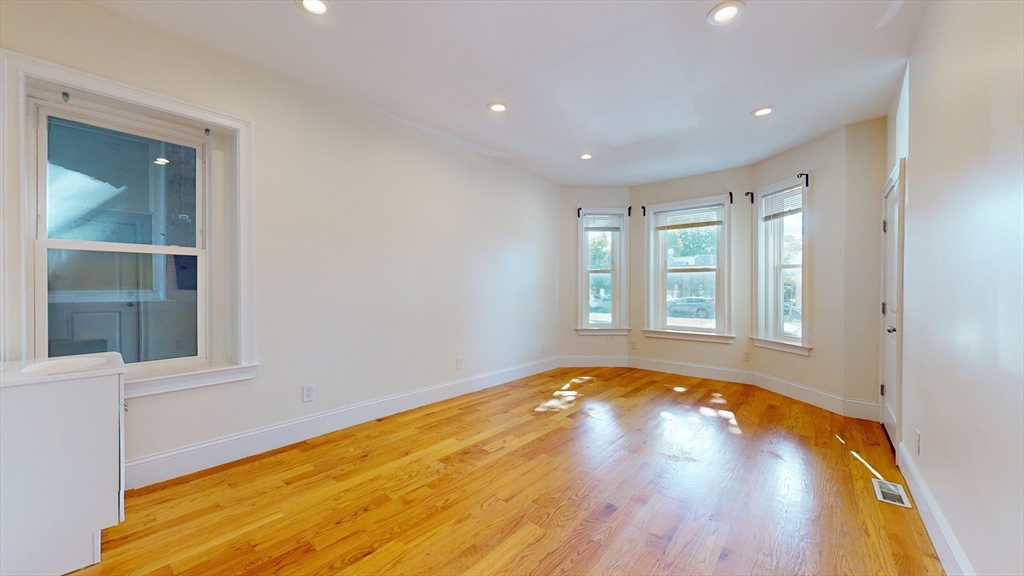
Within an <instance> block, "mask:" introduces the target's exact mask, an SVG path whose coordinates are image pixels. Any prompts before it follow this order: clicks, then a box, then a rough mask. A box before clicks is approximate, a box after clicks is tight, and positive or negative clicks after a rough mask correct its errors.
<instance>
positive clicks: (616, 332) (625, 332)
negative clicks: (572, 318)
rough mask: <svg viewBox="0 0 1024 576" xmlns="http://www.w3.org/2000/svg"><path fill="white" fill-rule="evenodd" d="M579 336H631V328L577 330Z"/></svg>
mask: <svg viewBox="0 0 1024 576" xmlns="http://www.w3.org/2000/svg"><path fill="white" fill-rule="evenodd" d="M576 334H577V335H578V336H629V328H577V329H576Z"/></svg>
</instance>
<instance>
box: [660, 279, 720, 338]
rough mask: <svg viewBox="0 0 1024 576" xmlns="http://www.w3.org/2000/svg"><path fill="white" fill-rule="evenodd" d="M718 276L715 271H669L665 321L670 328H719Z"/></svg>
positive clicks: (666, 285) (666, 283) (666, 284)
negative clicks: (716, 295)
mask: <svg viewBox="0 0 1024 576" xmlns="http://www.w3.org/2000/svg"><path fill="white" fill-rule="evenodd" d="M715 278H716V274H715V272H675V273H670V274H668V275H667V278H666V282H665V288H666V292H667V295H666V303H665V313H666V319H665V325H666V326H667V327H668V328H669V329H691V328H698V329H701V330H714V329H715V328H716V326H717V321H716V316H717V313H716V312H717V305H716V302H715Z"/></svg>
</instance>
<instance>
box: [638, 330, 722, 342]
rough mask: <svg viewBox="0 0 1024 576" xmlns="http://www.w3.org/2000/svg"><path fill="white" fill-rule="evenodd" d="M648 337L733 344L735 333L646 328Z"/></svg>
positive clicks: (645, 334)
mask: <svg viewBox="0 0 1024 576" xmlns="http://www.w3.org/2000/svg"><path fill="white" fill-rule="evenodd" d="M644 336H647V337H648V338H667V339H669V340H692V341H695V342H713V343H715V344H732V343H733V341H735V340H736V335H735V334H716V333H714V332H690V331H687V330H644Z"/></svg>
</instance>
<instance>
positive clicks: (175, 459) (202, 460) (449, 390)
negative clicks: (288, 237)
mask: <svg viewBox="0 0 1024 576" xmlns="http://www.w3.org/2000/svg"><path fill="white" fill-rule="evenodd" d="M558 366H559V358H558V357H552V358H547V359H545V360H541V361H539V362H532V363H529V364H522V365H519V366H513V367H511V368H505V369H503V370H496V371H494V372H488V373H486V374H479V375H477V376H472V377H469V378H464V379H462V380H454V381H451V382H445V383H442V384H436V385H434V386H428V387H426V388H420V389H419V390H412V391H409V392H403V393H401V394H395V395H392V396H386V397H384V398H377V399H374V400H369V401H367V402H360V403H359V404H353V405H352V406H346V407H344V408H338V409H336V410H331V411H328V412H323V413H320V414H313V415H311V416H305V417H303V418H299V419H296V420H291V421H289V422H282V423H280V424H274V425H272V426H266V427H264V428H258V429H256V430H249V431H247V432H241V433H239V434H232V435H230V436H225V437H223V438H217V439H214V440H210V441H207V442H201V443H199V444H193V445H191V446H185V447H184V448H178V449H176V450H170V451H168V452H162V453H160V454H154V455H152V456H145V457H143V458H136V459H134V460H131V461H128V462H126V463H125V485H126V486H125V487H126V488H128V489H133V488H141V487H142V486H149V485H150V484H155V483H157V482H163V481H164V480H170V479H172V478H177V477H179V476H184V475H185V474H191V473H193V472H198V471H200V470H205V469H207V468H212V467H214V466H219V465H221V464H226V463H228V462H233V461H235V460H239V459H241V458H246V457H248V456H253V455H255V454H260V453H262V452H266V451H268V450H273V449H275V448H280V447H282V446H287V445H289V444H294V443H296V442H301V441H303V440H307V439H309V438H315V437H316V436H320V435H323V434H327V433H328V432H334V431H335V430H341V429H343V428H348V427H349V426H355V425H356V424H362V423H363V422H369V421H370V420H374V419H377V418H382V417H384V416H390V415H392V414H397V413H399V412H404V411H406V410H411V409H413V408H418V407H420V406H425V405H427V404H431V403H434V402H440V401H441V400H447V399H448V398H454V397H456V396H461V395H463V394H468V393H470V392H476V391H478V390H483V389H485V388H490V387H491V386H497V385H499V384H504V383H506V382H510V381H512V380H517V379H519V378H525V377H527V376H532V375H533V374H538V373H540V372H546V371H548V370H553V369H555V368H558Z"/></svg>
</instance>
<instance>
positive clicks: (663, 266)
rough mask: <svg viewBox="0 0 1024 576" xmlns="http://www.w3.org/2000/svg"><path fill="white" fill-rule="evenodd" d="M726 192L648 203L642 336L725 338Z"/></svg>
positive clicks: (727, 229)
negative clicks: (644, 321)
mask: <svg viewBox="0 0 1024 576" xmlns="http://www.w3.org/2000/svg"><path fill="white" fill-rule="evenodd" d="M729 206H730V205H729V201H728V198H727V197H726V196H715V197H710V198H699V199H695V200H687V201H682V202H672V203H667V204H658V205H653V206H648V207H647V228H648V229H647V243H648V250H647V256H648V270H647V287H648V292H647V326H646V328H647V335H648V336H659V337H683V338H687V339H706V340H710V341H728V340H731V338H732V337H731V336H728V335H727V334H728V332H729V296H728V294H729V289H728V288H729V262H728V260H729V248H728V247H729V222H728V221H729V212H730V210H729Z"/></svg>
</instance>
